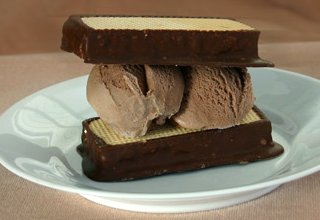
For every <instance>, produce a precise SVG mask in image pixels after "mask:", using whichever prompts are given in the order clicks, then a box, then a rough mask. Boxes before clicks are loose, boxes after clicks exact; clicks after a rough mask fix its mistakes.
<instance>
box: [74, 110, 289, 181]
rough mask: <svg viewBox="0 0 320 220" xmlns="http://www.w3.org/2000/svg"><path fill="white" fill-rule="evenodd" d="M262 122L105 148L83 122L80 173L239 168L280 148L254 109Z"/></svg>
mask: <svg viewBox="0 0 320 220" xmlns="http://www.w3.org/2000/svg"><path fill="white" fill-rule="evenodd" d="M255 110H256V112H258V114H259V115H260V116H261V118H262V119H261V120H259V121H255V122H252V123H248V124H241V125H239V126H235V127H232V128H227V129H211V130H205V131H200V132H194V133H188V134H184V135H176V136H170V137H166V138H158V139H152V140H148V141H145V142H135V143H128V144H119V145H108V144H106V143H105V142H104V141H103V140H102V139H101V138H99V137H97V136H96V135H95V134H94V133H93V132H92V131H91V130H90V128H89V124H90V122H91V121H93V120H96V119H97V118H91V119H88V120H85V121H83V132H82V145H81V146H80V147H79V148H78V151H79V152H80V153H81V155H82V157H83V161H82V168H83V172H84V174H85V175H86V176H88V177H89V178H90V179H93V180H96V181H123V180H132V179H138V178H145V177H151V176H157V175H162V174H167V173H174V172H183V171H190V170H197V169H202V168H206V167H212V166H218V165H224V164H243V163H248V162H251V161H257V160H262V159H268V158H273V157H276V156H278V155H280V154H281V153H283V151H284V150H283V147H282V146H280V145H279V144H277V143H274V142H273V140H272V137H271V122H270V121H269V120H268V119H266V117H265V116H264V115H263V114H262V113H261V112H260V111H259V110H258V109H257V108H255Z"/></svg>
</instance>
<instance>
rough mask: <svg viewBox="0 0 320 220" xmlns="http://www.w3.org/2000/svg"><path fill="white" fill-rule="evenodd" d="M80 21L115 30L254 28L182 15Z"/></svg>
mask: <svg viewBox="0 0 320 220" xmlns="http://www.w3.org/2000/svg"><path fill="white" fill-rule="evenodd" d="M81 20H82V22H83V23H85V24H86V25H87V26H89V27H91V28H93V29H96V30H98V29H99V30H103V29H116V30H125V29H131V30H132V29H133V30H152V29H156V30H186V31H190V30H196V31H233V30H254V28H252V27H250V26H248V25H245V24H242V23H240V22H238V21H234V20H230V19H222V18H182V17H180V18H179V17H112V16H110V17H103V16H102V17H82V18H81Z"/></svg>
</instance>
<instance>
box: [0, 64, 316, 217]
mask: <svg viewBox="0 0 320 220" xmlns="http://www.w3.org/2000/svg"><path fill="white" fill-rule="evenodd" d="M250 72H251V75H252V79H253V84H254V91H255V95H256V98H257V99H256V104H257V105H258V106H259V107H260V108H261V109H262V110H263V111H264V112H265V114H266V115H267V116H268V117H269V119H270V120H271V121H272V125H273V137H274V139H275V140H276V141H277V142H279V143H280V144H282V145H283V146H284V147H285V153H284V154H283V155H282V156H280V157H277V158H275V159H272V160H266V161H261V162H256V163H251V164H247V165H231V166H222V167H217V168H210V169H204V170H201V171H195V172H189V173H183V174H171V175H165V176H160V177H155V178H149V179H143V180H137V181H131V182H120V183H99V182H94V181H91V180H89V179H88V178H87V177H85V176H84V175H83V174H82V171H81V158H80V156H79V155H78V154H77V152H76V146H77V145H78V144H79V143H80V134H81V129H82V128H81V121H82V120H83V119H86V118H89V117H92V116H95V113H94V111H93V110H92V109H91V107H90V106H89V104H88V103H87V101H86V96H85V86H86V80H87V77H79V78H76V79H72V80H69V81H65V82H62V83H59V84H56V85H54V86H51V87H49V88H46V89H43V90H41V91H39V92H36V93H34V94H33V95H31V96H29V97H26V98H25V99H23V100H21V101H20V102H18V103H16V104H15V105H13V106H12V107H11V108H10V109H8V110H7V111H6V112H5V113H4V114H3V115H2V116H1V118H0V161H1V163H2V164H3V166H5V167H6V168H7V169H9V170H10V171H12V172H13V173H15V174H17V175H19V176H21V177H23V178H25V179H28V180H30V181H33V182H35V183H38V184H41V185H45V186H48V187H51V188H55V189H59V190H64V191H68V192H74V193H78V194H80V195H82V196H84V197H86V198H87V199H90V200H92V201H95V202H97V203H100V204H103V205H108V206H111V207H116V208H120V209H126V210H132V211H142V212H165V213H170V212H191V211H200V210H208V209H213V208H221V207H225V206H230V205H234V204H238V203H240V202H244V201H248V200H250V199H253V198H257V197H259V196H261V195H264V194H266V193H268V192H270V191H272V190H273V189H275V188H276V187H278V186H279V185H280V184H283V183H286V182H288V181H292V180H295V179H297V178H301V177H303V176H306V175H309V174H311V173H314V172H316V171H318V170H320V126H319V125H320V111H319V110H320V96H319V94H320V81H319V80H317V79H313V78H310V77H306V76H303V75H299V74H296V73H292V72H288V71H284V70H279V69H272V68H256V69H250Z"/></svg>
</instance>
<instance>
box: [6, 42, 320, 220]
mask: <svg viewBox="0 0 320 220" xmlns="http://www.w3.org/2000/svg"><path fill="white" fill-rule="evenodd" d="M259 49H260V55H261V57H263V58H265V59H269V60H272V61H274V62H275V63H276V66H277V67H278V68H282V69H287V70H292V71H295V72H299V73H303V74H306V75H309V76H312V77H315V78H318V79H320V71H319V69H320V62H319V57H320V52H319V51H320V42H314V41H313V42H298V43H297V42H291V43H268V44H262V45H260V48H259ZM91 68H92V65H89V64H84V63H83V62H82V61H81V60H80V59H79V58H77V57H76V56H74V55H72V54H68V53H47V54H25V55H10V56H0V71H1V72H0V103H1V105H0V114H1V113H3V112H4V111H5V110H6V109H7V108H9V107H10V106H11V105H12V104H14V103H15V102H17V101H18V100H20V99H22V98H24V97H25V96H27V95H29V94H32V93H33V92H35V91H37V90H39V89H41V88H45V87H47V86H49V85H52V84H54V83H57V82H61V81H64V80H66V79H70V78H74V77H77V76H81V75H84V74H87V73H88V72H89V71H90V69H91ZM0 176H1V178H0V198H1V199H0V219H123V220H125V219H235V218H237V219H319V216H320V209H319V204H320V197H319V192H320V173H315V174H313V175H310V176H308V177H305V178H302V179H299V180H296V181H293V182H290V183H287V184H284V185H282V186H281V187H279V188H278V189H276V190H275V191H273V192H272V193H270V194H268V195H265V196H263V197H261V198H259V199H256V200H253V201H249V202H246V203H243V204H240V205H237V206H233V207H229V208H224V209H219V210H211V211H205V212H196V213H181V214H145V213H135V212H128V211H123V210H117V209H113V208H109V207H105V206H101V205H97V204H95V203H92V202H90V201H88V200H86V199H85V198H83V197H81V196H80V195H77V194H73V193H67V192H62V191H59V190H54V189H50V188H47V187H44V186H40V185H37V184H35V183H31V182H29V181H27V180H24V179H22V178H20V177H18V176H16V175H14V174H13V173H11V172H9V171H8V170H6V169H5V168H4V167H3V166H1V165H0Z"/></svg>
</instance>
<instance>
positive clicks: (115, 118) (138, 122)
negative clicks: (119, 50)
mask: <svg viewBox="0 0 320 220" xmlns="http://www.w3.org/2000/svg"><path fill="white" fill-rule="evenodd" d="M183 91H184V80H183V77H182V75H181V72H180V71H179V69H178V68H177V67H175V66H148V65H145V66H142V65H96V66H94V68H93V69H92V71H91V73H90V76H89V79H88V85H87V98H88V101H89V103H90V104H91V105H92V107H93V108H94V109H95V111H96V112H97V113H98V115H99V116H100V117H101V119H102V120H103V121H104V122H105V123H107V124H108V126H110V127H111V128H112V129H114V131H116V132H117V133H118V134H119V135H121V136H127V137H136V136H143V135H145V134H146V132H147V131H148V128H149V126H150V124H151V122H152V121H153V120H155V121H156V122H157V123H158V124H163V123H164V122H165V120H166V118H170V117H171V116H172V115H174V114H175V113H176V112H177V111H178V110H179V108H180V103H181V100H182V96H183Z"/></svg>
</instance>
